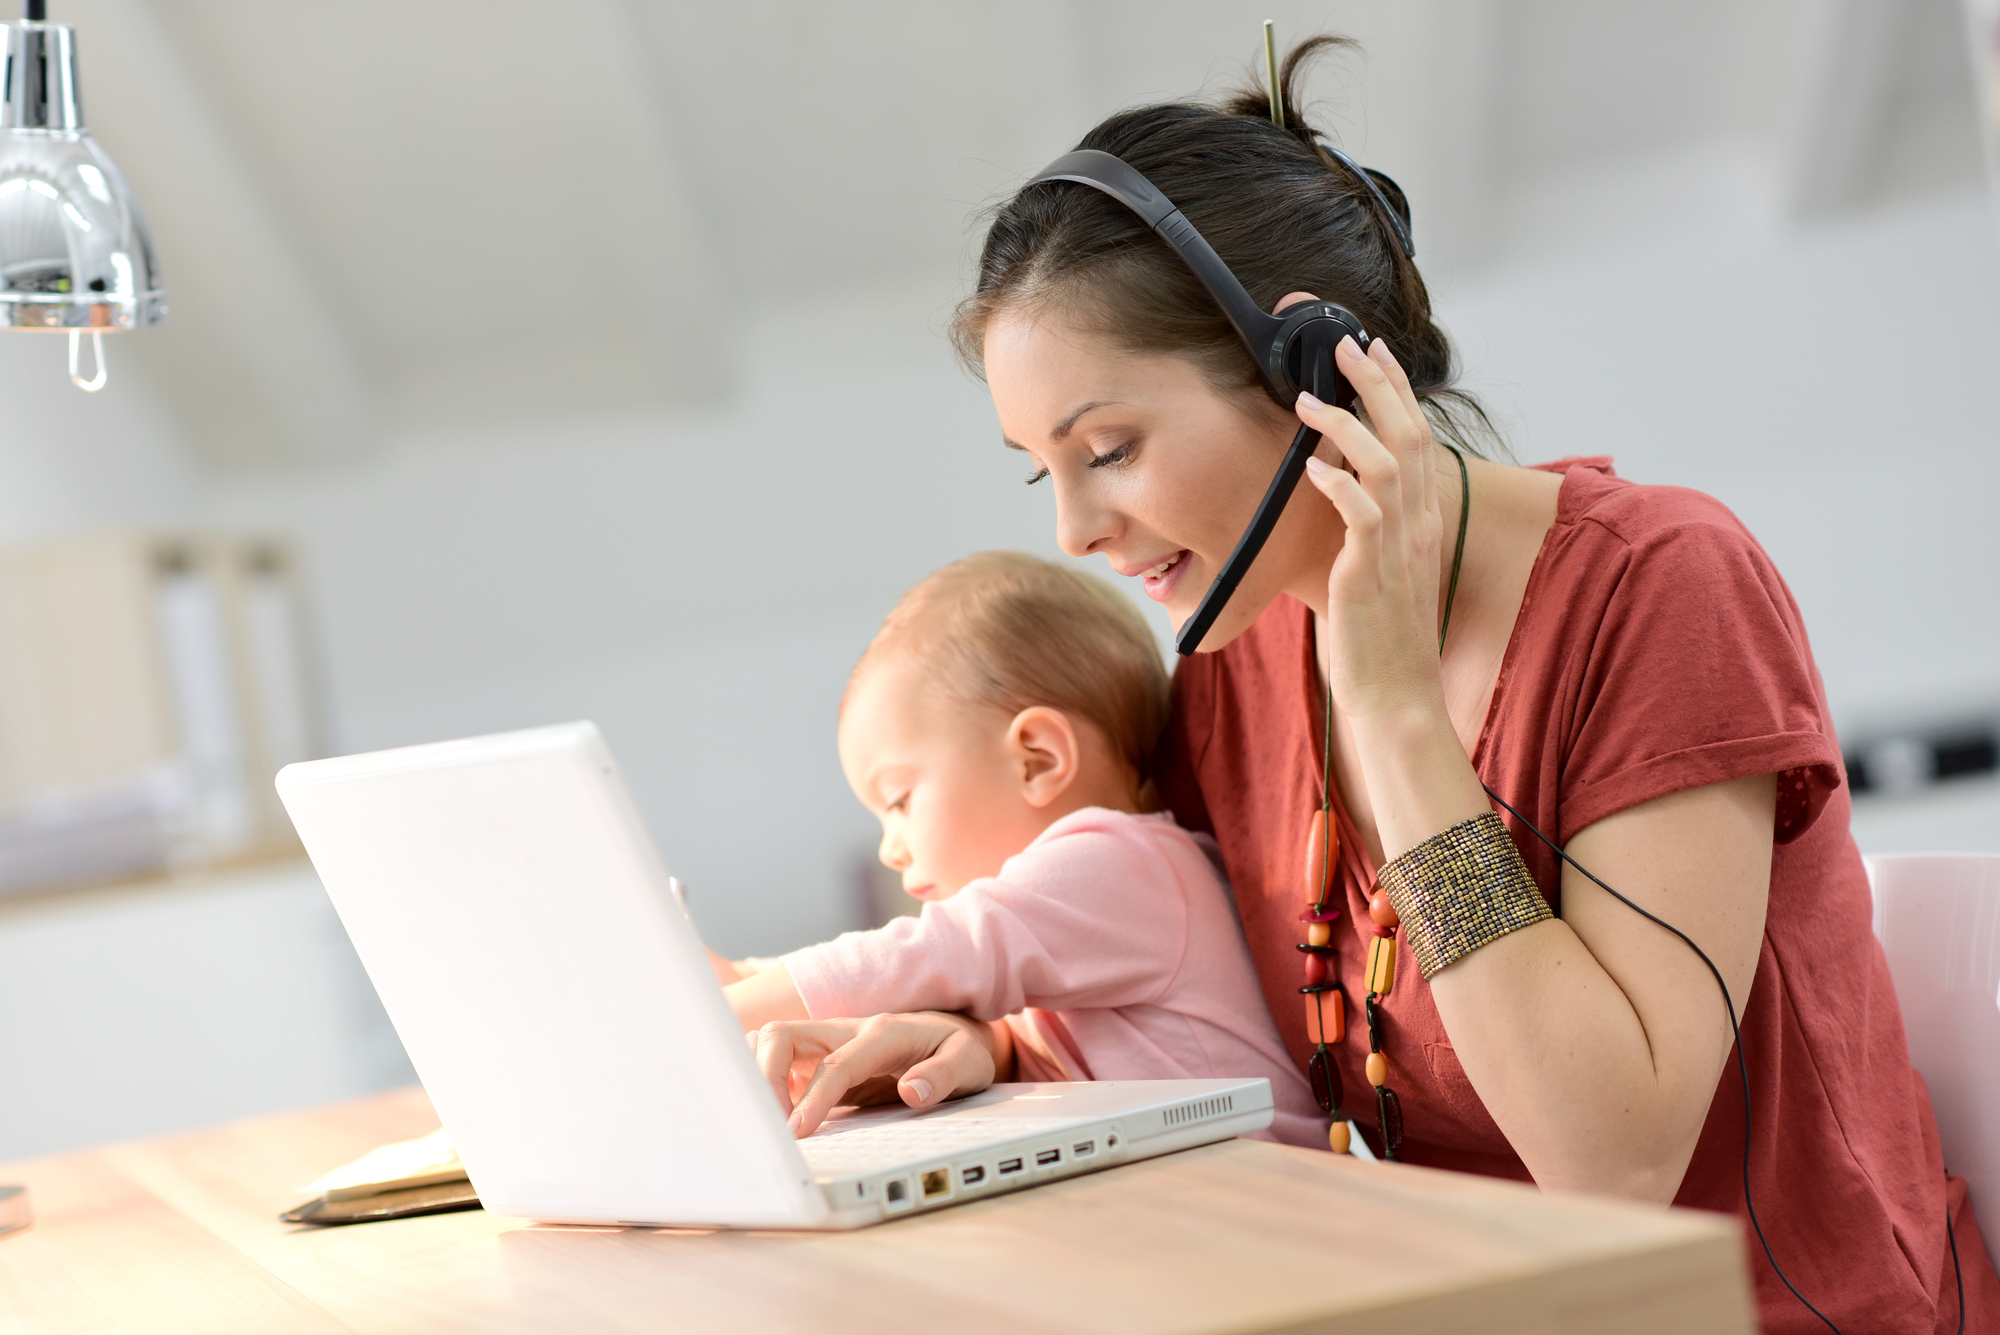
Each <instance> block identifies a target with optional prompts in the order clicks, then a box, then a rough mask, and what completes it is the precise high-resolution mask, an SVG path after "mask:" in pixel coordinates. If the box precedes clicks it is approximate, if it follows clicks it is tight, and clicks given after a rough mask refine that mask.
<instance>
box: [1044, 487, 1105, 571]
mask: <svg viewBox="0 0 2000 1335" xmlns="http://www.w3.org/2000/svg"><path fill="white" fill-rule="evenodd" d="M1089 493H1090V488H1088V487H1065V486H1063V485H1062V484H1061V483H1060V482H1058V483H1057V484H1056V545H1057V546H1058V547H1060V548H1062V549H1063V552H1064V554H1065V555H1069V556H1089V555H1090V554H1091V553H1092V552H1095V551H1097V550H1098V549H1099V548H1101V547H1103V546H1105V545H1107V544H1109V543H1110V542H1111V540H1112V539H1113V538H1115V537H1116V536H1117V535H1118V516H1117V515H1116V514H1115V513H1113V512H1112V511H1111V510H1109V509H1107V508H1105V507H1104V506H1102V505H1099V504H1097V503H1096V502H1094V501H1092V500H1091V499H1090V495H1089Z"/></svg>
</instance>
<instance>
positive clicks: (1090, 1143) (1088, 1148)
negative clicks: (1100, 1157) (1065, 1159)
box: [1069, 1140, 1097, 1159]
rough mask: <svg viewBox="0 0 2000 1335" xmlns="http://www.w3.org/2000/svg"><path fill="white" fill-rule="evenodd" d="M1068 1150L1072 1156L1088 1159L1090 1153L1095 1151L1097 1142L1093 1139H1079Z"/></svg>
mask: <svg viewBox="0 0 2000 1335" xmlns="http://www.w3.org/2000/svg"><path fill="white" fill-rule="evenodd" d="M1069 1152H1070V1156H1071V1157H1072V1158H1076V1159H1088V1158H1089V1157H1090V1156H1091V1155H1093V1154H1095V1153H1097V1142H1096V1141H1094V1140H1079V1141H1078V1142H1077V1143H1076V1144H1074V1145H1072V1146H1070V1147H1069Z"/></svg>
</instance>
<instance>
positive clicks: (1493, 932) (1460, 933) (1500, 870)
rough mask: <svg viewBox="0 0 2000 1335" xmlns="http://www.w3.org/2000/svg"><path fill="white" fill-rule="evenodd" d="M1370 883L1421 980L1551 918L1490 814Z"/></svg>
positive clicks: (1432, 841) (1416, 851)
mask: <svg viewBox="0 0 2000 1335" xmlns="http://www.w3.org/2000/svg"><path fill="white" fill-rule="evenodd" d="M1376 884H1377V886H1378V887H1379V888H1380V889H1382V890H1383V891H1385V892H1386V893H1387V894H1388V896H1389V902H1390V903H1391V904H1392V905H1394V906H1395V909H1396V916H1397V917H1399V918H1401V919H1402V920H1403V926H1404V928H1405V929H1406V930H1407V931H1408V933H1409V939H1410V954H1411V955H1412V956H1414V957H1415V958H1416V961H1417V969H1418V971H1419V972H1420V973H1422V974H1423V976H1424V978H1425V980H1426V981H1429V980H1430V979H1431V978H1432V977H1434V976H1435V975H1436V974H1437V972H1438V970H1440V969H1445V968H1449V967H1450V966H1451V965H1453V964H1456V963H1457V962H1458V961H1459V960H1462V959H1464V958H1465V957H1466V956H1467V955H1470V954H1471V953H1472V952H1473V951H1475V950H1477V949H1479V948H1480V947H1481V946H1484V945H1488V944H1490V943H1492V942H1494V941H1498V940H1499V939H1500V938H1501V937H1503V936H1505V935H1507V933H1509V932H1517V931H1519V930H1520V929H1521V928H1523V927H1532V926H1534V925H1535V924H1536V923H1538V922H1541V921H1542V920H1543V919H1545V918H1553V917H1554V916H1555V914H1553V913H1551V912H1549V902H1548V901H1547V900H1546V899H1543V898H1542V892H1541V890H1540V889H1539V888H1538V887H1537V886H1536V885H1535V878H1534V877H1532V876H1530V875H1528V864H1527V863H1525V862H1523V861H1521V850H1520V849H1518V848H1516V847H1515V846H1514V840H1513V837H1512V836H1511V835H1509V834H1508V833H1507V827H1506V826H1505V825H1503V824H1502V823H1501V821H1500V817H1499V815H1498V814H1497V813H1495V812H1491V811H1489V812H1487V813H1486V814H1485V815H1483V816H1474V817H1472V818H1471V819H1470V820H1462V821H1460V822H1459V823H1458V824H1456V825H1454V826H1452V827H1451V828H1450V829H1448V830H1444V831H1441V832H1440V833H1438V834H1434V835H1432V836H1431V837H1430V838H1428V839H1426V840H1424V841H1423V842H1422V843H1421V844H1418V845H1417V846H1416V847H1415V848H1413V849H1411V850H1410V851H1409V852H1407V853H1405V854H1403V855H1402V856H1401V857H1399V858H1397V859H1396V860H1395V861H1393V862H1391V863H1390V864H1389V865H1388V866H1386V867H1384V868H1382V872H1381V875H1380V876H1378V877H1377V878H1376Z"/></svg>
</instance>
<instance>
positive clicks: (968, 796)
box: [840, 660, 1052, 899]
mask: <svg viewBox="0 0 2000 1335" xmlns="http://www.w3.org/2000/svg"><path fill="white" fill-rule="evenodd" d="M941 694H942V693H941V692H938V691H936V690H935V689H933V688H932V686H931V684H930V683H928V682H926V681H925V680H924V679H923V673H922V671H921V670H919V669H917V668H914V667H912V666H910V665H907V664H903V663H898V662H895V661H894V660H890V661H887V662H883V663H879V664H876V665H874V666H872V667H870V668H869V669H868V670H867V671H866V672H865V673H864V674H863V675H862V677H861V678H860V680H858V681H856V682H855V683H854V686H853V688H852V689H851V690H850V691H849V693H848V697H847V704H846V708H845V709H844V710H843V711H842V712H841V716H840V765H841V768H842V769H843V770H845V771H846V773H847V782H848V783H849V784H850V785H851V786H852V787H853V789H854V795H855V796H856V797H859V798H860V799H861V804H862V805H863V806H865V807H867V808H868V809H869V810H870V811H872V812H874V813H875V816H876V819H878V820H880V821H881V822H882V848H881V856H882V862H883V865H885V866H887V867H889V868H890V869H892V870H894V871H898V872H901V873H902V876H903V889H904V890H906V891H908V892H909V893H910V894H912V895H915V896H916V897H917V898H918V899H946V898H949V897H950V896H952V895H955V894H957V893H958V892H959V891H960V890H962V889H964V888H965V885H966V883H967V882H969V881H975V880H978V879H979V878H980V877H982V876H993V875H997V874H998V873H999V871H1000V864H1001V863H1003V862H1005V861H1006V860H1007V859H1008V858H1010V857H1012V856H1014V854H1016V853H1018V852H1020V851H1021V850H1022V849H1024V848H1026V847H1027V846H1028V845H1029V844H1030V843H1032V842H1034V839H1035V836H1036V835H1038V834H1040V833H1041V832H1042V831H1043V830H1044V829H1045V828H1047V826H1048V824H1049V822H1050V820H1051V818H1052V817H1051V813H1049V812H1048V811H1046V810H1044V809H1042V808H1040V807H1037V806H1034V805H1031V804H1030V803H1029V802H1028V801H1027V798H1026V797H1025V795H1024V794H1023V792H1022V781H1023V776H1022V774H1021V772H1020V770H1021V765H1020V762H1019V761H1018V760H1017V759H1016V758H1015V756H1014V755H1013V753H1012V752H1011V751H1010V749H1009V747H1008V745H1007V727H1008V723H1009V720H1008V719H1007V717H1006V716H1005V715H1003V714H1001V713H1000V712H999V711H997V710H982V709H973V708H968V707H966V706H964V705H962V704H958V703H956V702H954V701H951V700H948V699H943V698H940V697H941Z"/></svg>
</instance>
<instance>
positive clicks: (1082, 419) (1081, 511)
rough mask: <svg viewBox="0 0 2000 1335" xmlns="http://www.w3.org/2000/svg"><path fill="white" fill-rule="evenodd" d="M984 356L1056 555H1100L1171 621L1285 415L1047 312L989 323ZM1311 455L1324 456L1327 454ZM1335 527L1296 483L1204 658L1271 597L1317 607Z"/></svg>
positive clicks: (1179, 617) (1276, 450)
mask: <svg viewBox="0 0 2000 1335" xmlns="http://www.w3.org/2000/svg"><path fill="white" fill-rule="evenodd" d="M984 351H985V362H986V381H987V384H988V386H989V387H990V388H991V389H992V391H993V404H994V407H995V408H996V409H997V410H998V412H999V416H1000V428H1001V432H1002V434H1003V435H1004V436H1005V437H1006V441H1007V445H1008V447H1009V448H1011V449H1017V450H1020V451H1022V452H1023V453H1025V454H1026V455H1027V456H1028V459H1029V462H1030V466H1031V467H1032V468H1033V469H1034V472H1035V475H1036V476H1037V478H1038V479H1039V480H1040V481H1041V482H1042V483H1043V484H1044V485H1048V486H1051V487H1053V489H1054V491H1055V499H1056V538H1057V541H1058V542H1059V543H1060V544H1061V546H1062V549H1063V550H1064V551H1065V552H1067V553H1069V554H1070V555H1071V556H1085V555H1088V554H1090V553H1093V552H1095V553H1100V554H1102V555H1103V556H1104V557H1105V558H1106V559H1107V560H1109V561H1110V563H1111V566H1112V569H1114V570H1116V571H1117V572H1118V573H1119V574H1121V575H1127V576H1131V577H1133V578H1136V579H1139V580H1142V581H1143V582H1144V585H1145V590H1146V596H1147V597H1149V598H1152V599H1153V600H1154V601H1156V602H1158V603H1160V604H1162V605H1163V606H1165V608H1166V609H1167V613H1168V615H1169V616H1170V617H1171V618H1172V619H1173V623H1174V626H1175V627H1176V628H1179V627H1180V626H1182V625H1184V624H1185V623H1186V621H1187V619H1188V618H1189V617H1190V616H1192V615H1193V614H1194V610H1195V608H1196V607H1197V606H1199V605H1200V603H1201V599H1202V595H1203V594H1204V593H1206V592H1207V591H1208V586H1209V583H1210V582H1211V581H1212V580H1213V579H1214V578H1215V574H1216V572H1217V571H1218V570H1220V569H1221V568H1222V565H1223V563H1224V562H1225V561H1226V560H1227V559H1228V558H1229V553H1230V552H1231V550H1233V549H1234V548H1235V546H1236V540H1237V538H1238V537H1240V536H1241V535H1242V533H1243V529H1244V527H1245V526H1246V525H1247V524H1248V523H1249V522H1250V516H1251V515H1252V513H1254V512H1255V510H1256V508H1257V502H1258V501H1259V500H1260V499H1262V497H1263V494H1264V489H1265V488H1266V487H1268V486H1269V485H1270V482H1271V475H1272V474H1273V473H1274V472H1275V471H1276V470H1277V466H1278V462H1279V460H1280V459H1281V458H1282V457H1283V455H1284V451H1285V447H1286V445H1287V444H1289V443H1290V440H1291V437H1292V433H1293V432H1294V431H1296V430H1297V429H1298V425H1299V424H1298V421H1297V419H1295V418H1293V417H1291V416H1290V415H1289V414H1285V413H1281V412H1280V411H1279V410H1278V409H1277V407H1276V406H1275V405H1274V404H1272V403H1271V402H1270V401H1269V400H1268V399H1266V398H1264V397H1262V396H1261V395H1260V396H1258V397H1257V398H1256V399H1255V400H1251V399H1249V398H1248V396H1226V395H1223V394H1219V393H1217V392H1216V391H1215V390H1214V389H1213V388H1211V387H1210V385H1209V384H1208V382H1207V381H1206V380H1205V379H1204V378H1203V377H1202V375H1201V373H1200V371H1199V370H1198V369H1197V368H1196V367H1195V365H1194V364H1193V363H1192V362H1190V361H1189V360H1187V359H1186V358H1183V357H1179V356H1175V355H1173V354H1169V353H1135V352H1129V351H1126V350H1124V349H1122V348H1119V347H1117V346H1115V345H1114V344H1113V343H1111V341H1110V340H1108V339H1105V338H1102V337H1100V336H1097V335H1092V334H1086V333H1084V332H1082V331H1080V330H1077V329H1076V328H1074V327H1073V326H1071V325H1069V324H1067V323H1065V322H1062V321H1060V320H1058V319H1056V318H1054V317H1051V316H1046V315H1043V316H1037V315H1035V314H1032V313H1027V312H1018V313H1009V314H1003V315H1000V316H996V317H995V318H994V319H993V321H992V322H991V323H990V324H989V325H988V327H987V330H986V339H985V349H984ZM1320 453H1321V455H1322V456H1324V457H1328V458H1329V459H1330V461H1333V462H1338V456H1335V455H1332V454H1331V451H1330V447H1328V446H1324V445H1322V446H1321V447H1320ZM1315 501H1318V502H1319V503H1318V504H1314V503H1313V502H1315ZM1341 536H1342V530H1341V527H1340V521H1339V519H1338V517H1337V516H1335V515H1334V513H1333V510H1332V507H1331V506H1328V505H1327V504H1325V503H1324V501H1320V500H1319V496H1318V493H1317V492H1314V491H1312V489H1311V488H1309V487H1301V488H1300V489H1299V491H1298V492H1297V493H1295V494H1294V495H1293V497H1292V500H1291V503H1290V504H1289V505H1288V506H1287V507H1286V509H1285V513H1284V515H1283V517H1282V518H1281V519H1280V520H1279V522H1278V525H1277V527H1276V529H1275V530H1274V531H1273V532H1272V534H1271V538H1270V541H1269V542H1268V543H1267V544H1266V545H1265V547H1264V551H1263V554H1262V555H1260V556H1259V557H1258V558H1257V561H1256V562H1255V564H1253V565H1252V566H1251V567H1250V571H1249V573H1248V575H1246V576H1245V577H1244V580H1243V583H1242V584H1241V585H1240V586H1239V587H1238V588H1237V591H1236V593H1235V595H1234V596H1233V597H1232V598H1231V599H1230V600H1229V605H1228V607H1227V608H1226V609H1225V610H1224V611H1223V613H1222V615H1221V617H1220V619H1218V620H1217V621H1216V623H1215V625H1214V626H1213V628H1211V629H1210V631H1209V632H1208V634H1207V635H1206V636H1205V637H1203V640H1202V644H1201V647H1202V649H1203V651H1205V652H1207V651H1213V650H1216V649H1220V648H1221V647H1222V646H1224V645H1225V644H1228V643H1229V642H1230V641H1231V640H1233V639H1234V638H1236V636H1238V635H1239V634H1241V633H1242V632H1243V631H1244V630H1245V629H1246V628H1247V627H1248V626H1249V625H1250V623H1251V622H1252V621H1255V620H1256V619H1257V616H1258V614H1259V613H1260V612H1262V611H1263V610H1264V608H1265V607H1267V606H1268V605H1269V604H1270V602H1271V600H1272V598H1274V597H1276V596H1277V595H1278V594H1279V593H1294V594H1296V595H1297V596H1299V597H1301V598H1302V599H1303V600H1304V601H1306V602H1307V603H1308V604H1309V605H1311V606H1313V607H1319V606H1320V605H1321V604H1322V603H1323V602H1324V601H1325V598H1326V571H1327V567H1328V563H1329V562H1330V561H1331V560H1332V558H1333V555H1334V553H1335V552H1337V551H1338V550H1339V546H1340V538H1341Z"/></svg>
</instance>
